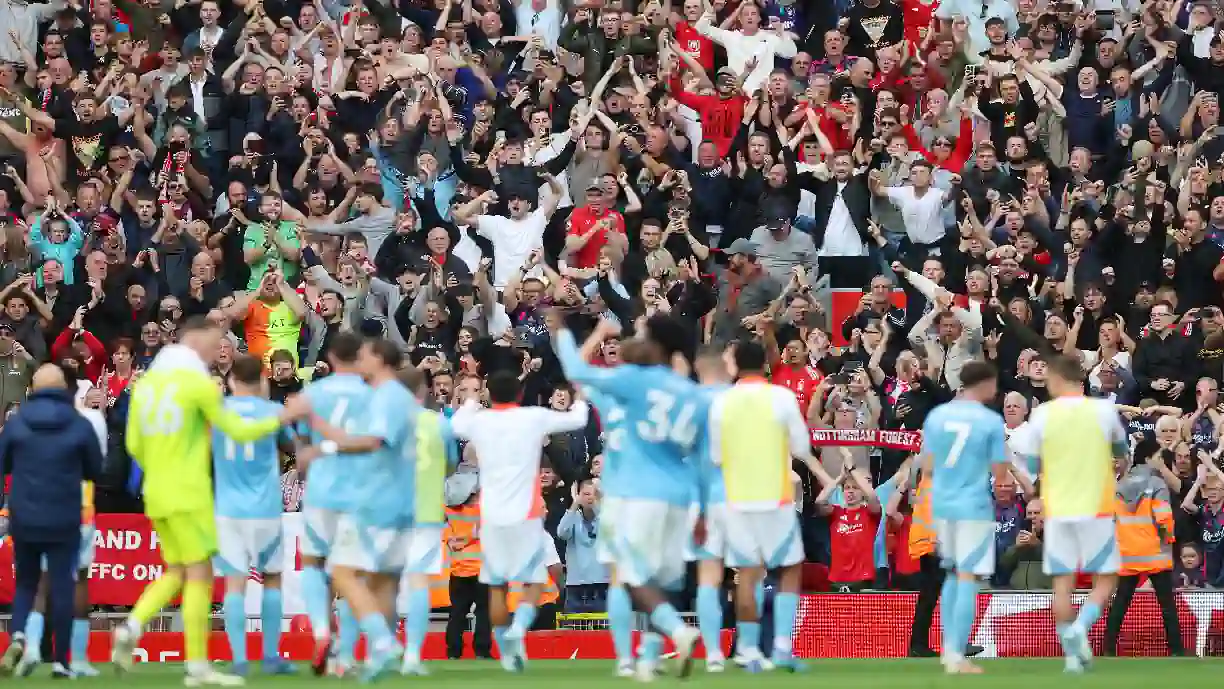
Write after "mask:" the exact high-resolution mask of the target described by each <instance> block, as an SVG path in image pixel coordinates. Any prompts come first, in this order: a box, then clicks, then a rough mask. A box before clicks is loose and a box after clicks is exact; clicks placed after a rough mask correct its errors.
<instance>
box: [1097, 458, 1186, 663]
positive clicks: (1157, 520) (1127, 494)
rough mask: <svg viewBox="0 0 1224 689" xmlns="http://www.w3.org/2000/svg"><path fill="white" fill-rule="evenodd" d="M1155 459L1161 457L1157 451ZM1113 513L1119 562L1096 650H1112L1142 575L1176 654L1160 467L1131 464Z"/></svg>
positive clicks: (1169, 522) (1169, 521) (1168, 519)
mask: <svg viewBox="0 0 1224 689" xmlns="http://www.w3.org/2000/svg"><path fill="white" fill-rule="evenodd" d="M1155 461H1164V460H1163V459H1162V458H1160V456H1159V455H1157V456H1156V457H1155ZM1114 512H1115V514H1114V516H1115V519H1116V520H1117V526H1116V530H1117V538H1118V552H1119V553H1120V554H1121V556H1122V566H1121V568H1120V569H1119V571H1118V573H1119V574H1120V575H1121V576H1120V577H1119V578H1118V590H1117V593H1116V594H1115V595H1114V599H1113V604H1112V605H1110V606H1109V617H1108V618H1107V619H1106V620H1105V638H1104V639H1103V641H1102V646H1101V650H1102V651H1103V652H1104V654H1105V655H1114V654H1115V653H1117V650H1118V634H1119V633H1120V632H1121V631H1122V623H1123V622H1124V621H1125V620H1126V611H1127V609H1129V608H1130V604H1131V600H1132V598H1133V597H1134V595H1135V591H1136V590H1137V589H1138V588H1139V585H1140V584H1141V583H1142V580H1143V578H1144V577H1146V578H1147V580H1148V582H1149V583H1150V584H1151V586H1152V591H1153V592H1154V593H1155V594H1156V602H1157V603H1159V604H1160V617H1161V621H1162V622H1163V623H1164V629H1165V640H1166V642H1167V644H1168V647H1169V654H1170V655H1175V656H1179V655H1182V653H1183V651H1184V648H1183V644H1182V638H1181V624H1180V622H1179V620H1178V619H1177V599H1176V598H1175V596H1176V594H1175V593H1174V592H1173V588H1174V586H1173V571H1172V570H1173V551H1172V545H1173V511H1172V510H1171V509H1170V508H1169V488H1168V485H1167V484H1166V483H1165V482H1164V479H1163V478H1161V474H1160V471H1159V470H1158V469H1156V468H1155V467H1152V466H1150V465H1148V464H1146V463H1145V464H1138V465H1136V466H1134V467H1131V469H1130V471H1127V472H1126V475H1125V476H1123V477H1122V478H1121V479H1119V480H1118V482H1117V488H1116V489H1115V496H1114Z"/></svg>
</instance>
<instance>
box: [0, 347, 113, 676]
mask: <svg viewBox="0 0 1224 689" xmlns="http://www.w3.org/2000/svg"><path fill="white" fill-rule="evenodd" d="M69 383H72V384H71V385H70V384H69ZM73 388H75V382H74V381H70V380H68V378H66V377H65V373H64V370H63V369H61V368H60V367H59V366H57V365H54V364H45V365H43V366H41V367H39V369H38V370H37V371H35V372H34V377H33V381H32V384H31V392H30V396H29V398H28V399H27V400H26V402H25V404H23V405H21V408H20V409H19V410H18V411H17V413H16V414H14V415H13V416H12V417H11V418H10V419H9V420H8V422H7V423H5V425H4V429H3V430H0V467H3V473H4V474H5V475H7V474H11V475H12V493H11V495H10V496H9V500H8V505H9V520H10V521H9V534H10V535H11V536H12V538H13V561H14V567H15V569H16V577H15V580H16V591H15V593H14V596H13V622H12V627H11V628H12V629H18V630H24V629H25V627H26V620H27V618H28V617H29V614H30V609H31V607H32V606H33V603H34V596H35V594H36V593H37V592H38V582H39V579H40V576H41V573H42V569H43V567H42V564H43V560H44V558H45V560H46V565H47V567H46V569H47V577H48V582H49V585H50V590H49V593H50V596H49V598H50V600H51V623H52V624H51V628H52V630H53V631H54V633H55V638H56V639H70V638H71V637H72V618H73V589H74V587H75V579H76V570H77V560H78V557H79V552H80V544H81V512H82V505H83V497H82V487H81V484H82V482H84V481H95V480H97V478H98V475H99V474H100V473H101V471H102V449H101V447H100V444H99V442H98V436H97V435H96V434H95V432H94V429H93V426H92V425H91V424H90V422H89V421H87V420H86V419H85V417H84V416H82V415H81V414H79V413H77V410H76V407H75V404H74V400H73V397H74V393H75V390H74V389H73ZM2 479H3V476H0V480H2ZM70 648H71V646H70V644H63V643H61V644H56V648H55V662H54V664H53V665H52V674H53V675H54V676H56V677H64V678H70V677H73V676H74V674H73V672H72V670H71V669H70V668H71V665H70V663H69V655H70ZM25 654H26V634H25V632H24V631H18V632H16V633H15V634H13V637H12V640H11V642H10V644H9V647H8V648H7V649H6V650H5V651H4V654H3V656H0V674H11V673H12V672H13V670H14V669H15V668H16V667H17V666H18V665H19V664H21V661H22V659H23V657H24V656H25Z"/></svg>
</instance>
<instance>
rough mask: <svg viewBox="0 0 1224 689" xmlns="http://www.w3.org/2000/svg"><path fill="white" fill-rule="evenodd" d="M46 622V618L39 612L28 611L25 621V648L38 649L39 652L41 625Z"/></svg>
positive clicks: (41, 633)
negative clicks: (28, 614)
mask: <svg viewBox="0 0 1224 689" xmlns="http://www.w3.org/2000/svg"><path fill="white" fill-rule="evenodd" d="M46 624H47V620H46V618H44V617H43V614H42V613H41V612H37V611H34V610H31V611H30V616H29V617H27V618H26V623H25V635H26V648H34V649H40V652H41V649H42V635H43V626H44V625H46Z"/></svg>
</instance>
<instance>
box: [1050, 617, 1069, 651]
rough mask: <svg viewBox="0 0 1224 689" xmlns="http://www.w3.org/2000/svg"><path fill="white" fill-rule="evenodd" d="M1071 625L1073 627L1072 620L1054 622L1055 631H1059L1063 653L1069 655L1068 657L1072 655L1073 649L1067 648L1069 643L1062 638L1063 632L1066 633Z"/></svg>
mask: <svg viewBox="0 0 1224 689" xmlns="http://www.w3.org/2000/svg"><path fill="white" fill-rule="evenodd" d="M1070 627H1071V623H1070V622H1056V623H1055V624H1054V631H1055V632H1057V633H1058V643H1059V644H1060V645H1062V650H1063V655H1064V656H1067V657H1068V658H1070V657H1071V651H1070V650H1069V649H1068V648H1067V644H1065V643H1063V640H1062V639H1063V634H1066V633H1067V629H1068V628H1070Z"/></svg>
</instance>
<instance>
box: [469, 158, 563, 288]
mask: <svg viewBox="0 0 1224 689" xmlns="http://www.w3.org/2000/svg"><path fill="white" fill-rule="evenodd" d="M541 176H542V177H543V178H544V181H545V182H547V183H548V188H549V193H548V194H546V195H544V196H543V201H542V203H540V207H539V208H537V209H535V210H532V208H531V207H532V206H533V205H535V201H534V199H529V198H526V197H525V196H523V195H521V193H520V192H514V193H513V194H512V195H511V196H510V198H509V199H507V200H506V208H507V210H508V211H509V212H510V216H509V217H505V216H501V215H476V213H477V212H478V211H479V208H480V207H481V206H485V207H487V206H489V205H492V204H495V203H497V192H494V191H486V192H485V193H483V194H481V195H480V196H479V197H477V198H476V199H475V200H474V201H472V202H471V203H468V204H466V205H464V206H462V207H461V208H456V209H455V224H456V225H459V226H463V225H470V226H471V227H474V228H476V232H478V233H479V234H480V235H481V236H482V237H487V238H488V239H489V241H490V242H493V286H494V287H495V288H497V289H502V288H504V287H505V286H506V283H507V282H509V281H510V276H511V275H513V274H514V271H515V270H517V269H518V267H519V266H521V265H523V264H524V263H526V262H527V258H528V257H529V256H530V255H531V252H532V251H533V250H535V249H539V248H541V247H543V246H544V228H545V227H546V226H547V225H548V219H549V218H551V217H552V214H553V213H554V212H556V210H557V203H558V202H560V200H561V193H562V189H561V184H560V183H559V182H557V178H556V177H553V176H552V175H550V174H548V173H547V172H545V173H542V175H541Z"/></svg>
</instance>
